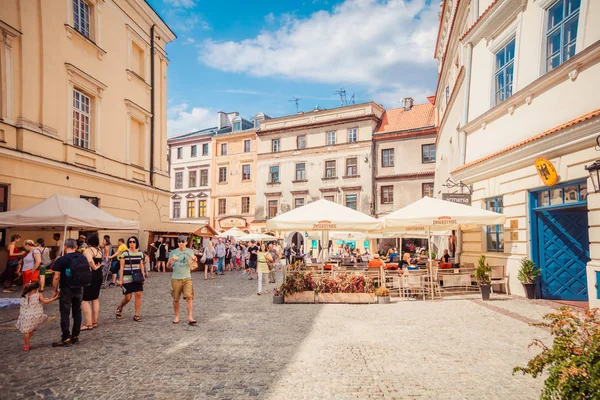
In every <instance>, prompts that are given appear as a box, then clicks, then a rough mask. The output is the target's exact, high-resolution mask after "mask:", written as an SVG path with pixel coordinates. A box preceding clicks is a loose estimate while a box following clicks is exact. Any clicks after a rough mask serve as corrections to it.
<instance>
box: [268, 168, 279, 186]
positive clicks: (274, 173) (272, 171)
mask: <svg viewBox="0 0 600 400" xmlns="http://www.w3.org/2000/svg"><path fill="white" fill-rule="evenodd" d="M278 182H279V165H273V166H272V167H269V183H278Z"/></svg>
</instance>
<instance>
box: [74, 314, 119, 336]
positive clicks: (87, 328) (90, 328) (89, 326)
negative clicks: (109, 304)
mask: <svg viewBox="0 0 600 400" xmlns="http://www.w3.org/2000/svg"><path fill="white" fill-rule="evenodd" d="M117 318H118V317H117ZM92 329H94V325H82V326H81V328H79V330H80V331H82V332H83V331H91V330H92Z"/></svg>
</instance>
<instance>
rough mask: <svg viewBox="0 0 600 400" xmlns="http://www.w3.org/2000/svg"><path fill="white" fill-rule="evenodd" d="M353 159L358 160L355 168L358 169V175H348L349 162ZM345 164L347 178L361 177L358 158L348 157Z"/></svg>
mask: <svg viewBox="0 0 600 400" xmlns="http://www.w3.org/2000/svg"><path fill="white" fill-rule="evenodd" d="M351 159H355V160H356V165H355V166H354V167H355V168H356V173H355V174H352V175H350V174H348V160H351ZM344 164H345V168H346V170H345V171H344V172H345V174H344V176H346V177H355V176H359V175H360V171H359V170H358V157H347V158H346V160H345V162H344Z"/></svg>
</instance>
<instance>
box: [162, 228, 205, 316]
mask: <svg viewBox="0 0 600 400" xmlns="http://www.w3.org/2000/svg"><path fill="white" fill-rule="evenodd" d="M177 245H178V247H177V248H176V249H175V250H171V253H169V261H168V263H167V266H169V267H171V268H173V274H172V275H171V288H172V290H171V295H172V296H173V310H174V311H175V318H174V319H173V323H174V324H178V323H179V300H180V299H181V295H182V294H183V298H184V299H185V305H186V307H187V312H188V324H190V325H195V324H196V323H197V322H198V321H196V320H195V319H194V287H193V285H192V275H191V267H192V263H193V262H195V261H196V256H195V255H194V251H193V250H192V249H188V248H187V238H186V237H185V236H183V235H182V236H179V238H177Z"/></svg>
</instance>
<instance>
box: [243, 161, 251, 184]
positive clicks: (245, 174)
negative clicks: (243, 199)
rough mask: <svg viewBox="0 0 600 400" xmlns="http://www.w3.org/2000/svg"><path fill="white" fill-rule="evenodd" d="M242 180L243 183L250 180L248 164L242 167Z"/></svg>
mask: <svg viewBox="0 0 600 400" xmlns="http://www.w3.org/2000/svg"><path fill="white" fill-rule="evenodd" d="M242 180H243V181H249V180H250V164H245V165H242Z"/></svg>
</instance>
